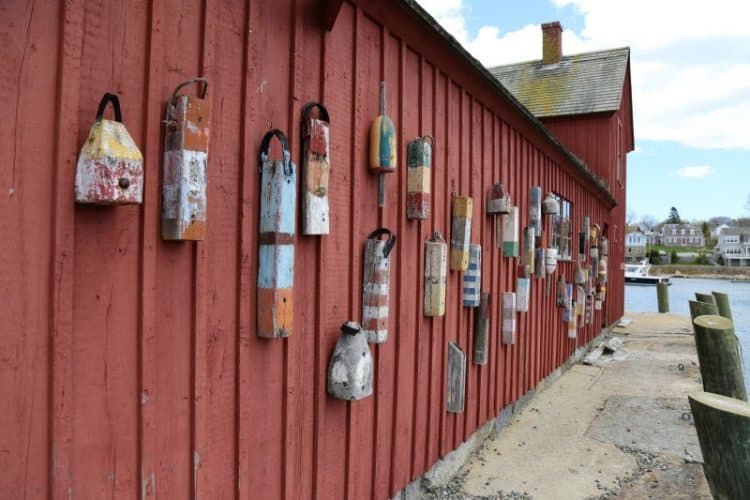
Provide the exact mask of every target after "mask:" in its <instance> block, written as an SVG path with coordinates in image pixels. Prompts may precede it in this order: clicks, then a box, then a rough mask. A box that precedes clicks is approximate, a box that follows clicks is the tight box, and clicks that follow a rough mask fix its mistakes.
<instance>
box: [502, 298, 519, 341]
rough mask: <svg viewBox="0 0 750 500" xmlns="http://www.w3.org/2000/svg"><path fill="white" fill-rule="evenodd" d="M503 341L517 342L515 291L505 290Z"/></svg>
mask: <svg viewBox="0 0 750 500" xmlns="http://www.w3.org/2000/svg"><path fill="white" fill-rule="evenodd" d="M502 342H503V344H515V342H516V294H515V293H513V292H503V326H502Z"/></svg>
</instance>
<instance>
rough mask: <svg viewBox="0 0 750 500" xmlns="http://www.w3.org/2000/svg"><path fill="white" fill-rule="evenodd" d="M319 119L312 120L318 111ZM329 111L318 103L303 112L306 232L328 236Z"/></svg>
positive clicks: (304, 229) (304, 220)
mask: <svg viewBox="0 0 750 500" xmlns="http://www.w3.org/2000/svg"><path fill="white" fill-rule="evenodd" d="M316 108H317V110H318V117H317V118H313V117H312V116H311V114H312V111H313V110H314V109H316ZM330 121H331V119H330V118H329V116H328V110H326V108H325V107H324V106H323V105H322V104H320V103H317V102H310V103H307V104H306V105H305V106H304V107H303V108H302V184H303V188H302V192H303V193H304V198H303V202H302V232H303V233H304V234H310V235H312V234H328V233H329V232H330V221H331V216H330V207H329V203H328V181H329V179H330V174H331V156H330V149H331V131H330V127H331V125H330Z"/></svg>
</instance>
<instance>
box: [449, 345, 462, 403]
mask: <svg viewBox="0 0 750 500" xmlns="http://www.w3.org/2000/svg"><path fill="white" fill-rule="evenodd" d="M465 396H466V354H465V353H464V351H463V350H462V349H461V347H459V345H458V344H457V343H455V342H448V398H447V401H446V406H447V408H446V409H447V411H449V412H451V413H462V412H463V411H464V400H465Z"/></svg>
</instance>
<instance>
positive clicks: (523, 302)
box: [516, 278, 531, 312]
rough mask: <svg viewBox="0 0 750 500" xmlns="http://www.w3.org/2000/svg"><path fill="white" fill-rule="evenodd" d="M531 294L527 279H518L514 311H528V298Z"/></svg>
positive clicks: (529, 282) (529, 283)
mask: <svg viewBox="0 0 750 500" xmlns="http://www.w3.org/2000/svg"><path fill="white" fill-rule="evenodd" d="M530 293H531V280H530V279H529V278H518V285H517V287H516V310H517V311H518V312H528V311H529V296H530Z"/></svg>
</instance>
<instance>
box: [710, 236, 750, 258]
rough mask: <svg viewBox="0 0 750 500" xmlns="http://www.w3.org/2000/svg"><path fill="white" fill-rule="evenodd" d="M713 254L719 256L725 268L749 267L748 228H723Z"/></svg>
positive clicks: (749, 244) (749, 242) (749, 240)
mask: <svg viewBox="0 0 750 500" xmlns="http://www.w3.org/2000/svg"><path fill="white" fill-rule="evenodd" d="M715 253H717V254H719V255H721V257H722V259H724V265H725V266H748V265H750V228H747V227H727V228H724V229H723V230H722V231H721V233H720V234H719V243H718V244H717V245H716V249H715Z"/></svg>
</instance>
